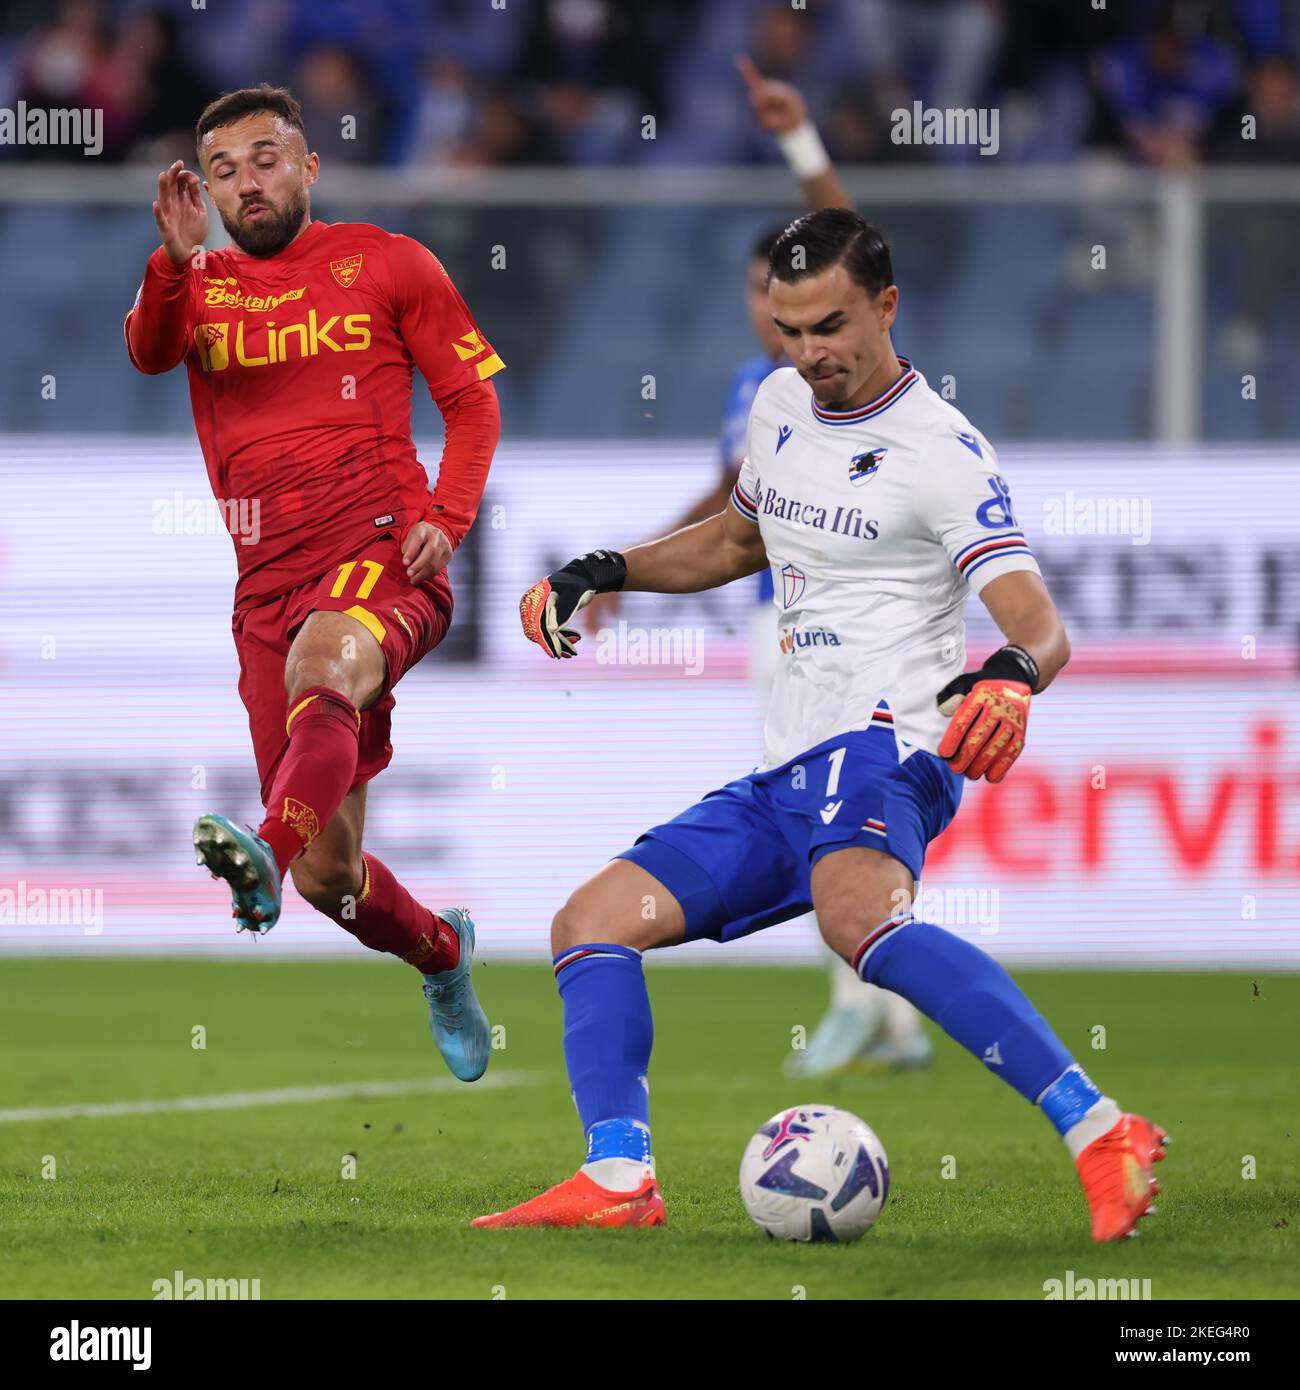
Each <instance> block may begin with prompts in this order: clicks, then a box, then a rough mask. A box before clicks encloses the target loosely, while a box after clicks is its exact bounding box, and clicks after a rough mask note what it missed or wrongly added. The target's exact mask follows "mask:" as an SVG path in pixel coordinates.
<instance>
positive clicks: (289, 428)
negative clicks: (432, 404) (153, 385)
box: [124, 222, 505, 607]
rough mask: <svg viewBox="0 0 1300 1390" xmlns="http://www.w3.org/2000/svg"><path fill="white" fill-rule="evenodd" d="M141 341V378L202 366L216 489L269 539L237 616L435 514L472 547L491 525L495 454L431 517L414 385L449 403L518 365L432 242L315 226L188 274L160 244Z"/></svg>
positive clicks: (227, 253) (450, 481) (198, 412)
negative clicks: (477, 524)
mask: <svg viewBox="0 0 1300 1390" xmlns="http://www.w3.org/2000/svg"><path fill="white" fill-rule="evenodd" d="M124 329H125V333H126V341H127V351H128V352H129V354H130V357H131V361H132V362H133V363H134V364H135V365H136V366H137V367H138V368H139V369H140V370H141V371H145V372H151V373H152V372H163V371H169V370H170V369H171V368H172V367H174V366H176V365H177V364H178V363H179V362H181V361H182V360H183V361H184V362H185V364H186V367H187V368H188V370H189V381H190V401H191V404H192V406H193V409H194V425H195V428H196V430H197V431H198V436H199V443H200V445H201V447H202V449H203V457H204V459H205V461H206V462H207V468H208V478H209V480H210V482H211V484H212V490H213V492H214V493H215V494H216V496H217V498H218V499H219V500H220V501H222V502H223V503H227V502H229V503H242V504H243V507H242V509H240V510H237V509H236V508H235V507H234V506H231V508H230V510H229V512H228V515H232V516H234V515H238V516H241V517H242V518H248V517H252V518H253V526H252V527H250V530H253V531H254V532H255V536H256V539H255V541H254V543H252V544H249V543H247V541H248V539H249V538H248V537H247V536H244V535H240V536H237V537H236V538H235V540H236V544H235V554H236V556H237V558H238V565H239V579H238V583H237V586H236V590H235V603H236V607H240V606H243V605H246V604H252V603H259V602H262V601H263V600H265V599H268V598H272V597H275V596H277V595H279V594H283V593H285V592H287V591H288V590H290V589H293V588H295V587H297V586H298V585H300V584H304V583H307V582H309V581H311V580H313V579H316V578H318V577H319V576H320V575H322V574H324V573H325V571H326V570H328V569H329V568H330V567H331V566H332V565H335V564H337V563H338V562H339V561H340V559H346V557H347V556H348V554H349V553H350V552H353V551H356V550H359V549H361V548H363V547H364V546H366V545H367V544H369V543H371V542H373V540H374V539H375V536H376V534H377V533H379V532H381V531H386V530H393V531H396V532H397V533H398V534H399V535H400V534H401V533H402V532H403V531H404V530H405V529H406V527H408V526H409V525H411V524H412V523H413V522H415V521H418V520H420V519H421V518H427V519H429V520H432V521H434V522H435V524H437V525H438V526H439V527H441V528H442V529H443V530H444V531H445V532H446V533H447V535H448V537H449V539H450V540H451V542H452V544H453V545H457V544H459V543H460V541H461V540H462V539H463V538H464V535H465V533H466V532H467V531H468V530H469V528H470V525H471V524H472V523H473V520H474V513H475V511H476V510H477V507H478V502H479V499H480V498H481V496H482V489H483V479H484V478H485V477H486V472H487V463H488V462H489V461H490V450H489V459H486V460H476V461H475V468H474V470H473V473H474V476H473V477H459V478H458V477H442V476H440V477H439V480H438V488H437V490H436V491H435V493H434V496H433V499H432V501H433V504H434V508H433V511H431V510H430V506H431V504H430V497H429V491H428V486H429V484H428V477H427V475H426V473H425V470H424V467H423V465H422V464H421V463H420V461H419V459H418V458H417V457H416V453H415V445H414V443H413V441H412V439H411V385H412V373H413V370H414V368H416V367H418V368H419V369H420V371H421V373H422V374H423V376H424V377H425V379H426V381H427V382H428V385H429V390H430V392H431V393H432V395H433V398H434V400H435V401H436V402H437V403H438V405H439V406H440V407H445V405H446V403H448V402H450V401H451V400H452V398H453V397H455V396H456V395H457V393H459V392H462V391H464V390H465V389H466V388H467V387H470V386H473V385H474V384H475V383H477V382H482V381H486V380H487V378H488V377H490V376H492V375H493V374H494V373H495V372H499V371H500V370H501V369H502V367H504V366H505V363H504V362H502V360H501V358H500V357H499V356H498V355H497V354H496V353H495V352H494V351H493V349H492V346H491V344H489V343H488V342H487V341H486V340H485V339H484V338H483V336H482V334H481V333H480V332H479V330H478V328H477V326H476V325H475V323H474V320H473V319H472V318H471V317H470V313H469V310H468V309H467V308H466V307H465V302H464V300H463V299H461V297H460V295H459V294H458V293H457V292H456V287H455V286H454V285H453V284H452V282H451V280H450V278H449V277H448V275H447V272H446V271H445V270H444V269H443V267H442V264H441V262H440V261H439V260H438V259H437V257H435V256H434V255H433V254H432V252H430V251H429V250H427V249H426V248H425V247H424V246H422V245H421V244H420V243H419V242H417V241H412V240H411V239H410V238H409V237H404V236H395V235H393V234H392V233H389V232H386V231H384V230H383V229H382V228H380V227H373V226H370V225H368V224H367V223H364V222H336V223H333V224H328V223H324V222H312V223H310V224H309V225H308V227H307V229H306V230H305V231H304V232H303V233H302V234H301V235H300V236H299V237H298V238H297V239H296V240H295V241H293V242H292V243H291V244H290V245H289V246H287V247H286V248H285V249H284V250H283V251H281V252H280V253H279V254H278V255H275V256H269V257H264V258H262V257H256V256H249V255H246V254H244V252H242V251H240V250H238V249H237V248H236V247H234V246H231V247H228V248H227V249H225V250H223V251H209V252H207V253H206V254H205V255H204V257H202V264H201V265H194V264H186V265H182V266H178V265H176V264H174V263H173V262H172V260H171V259H170V258H169V257H168V255H167V253H166V252H165V251H164V250H163V248H162V247H159V248H158V250H156V251H155V252H154V254H153V255H152V256H151V257H150V259H149V265H148V269H147V270H146V273H145V278H144V283H143V284H142V285H141V287H140V293H139V294H138V295H137V296H136V303H135V307H134V308H133V309H132V310H131V312H130V313H129V314H127V317H126V323H125V325H124ZM444 413H446V412H445V409H444ZM446 471H447V469H446V467H445V466H444V469H443V472H446ZM434 512H436V515H435V514H434Z"/></svg>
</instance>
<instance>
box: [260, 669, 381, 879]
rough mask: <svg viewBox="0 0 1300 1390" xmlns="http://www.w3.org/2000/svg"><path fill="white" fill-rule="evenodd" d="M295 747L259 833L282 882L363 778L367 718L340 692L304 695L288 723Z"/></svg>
mask: <svg viewBox="0 0 1300 1390" xmlns="http://www.w3.org/2000/svg"><path fill="white" fill-rule="evenodd" d="M285 728H286V729H287V730H288V732H289V747H288V748H287V749H286V750H285V753H284V757H283V758H282V759H281V760H280V767H279V769H278V771H277V772H276V774H275V780H274V781H273V782H272V783H271V795H270V798H269V799H268V801H267V815H266V819H265V820H264V821H263V822H262V824H261V825H260V826H259V827H258V830H257V833H258V834H259V835H260V836H261V837H262V839H264V840H265V841H266V843H267V844H268V845H270V846H271V852H272V853H273V854H274V855H275V862H276V863H277V864H278V865H279V866H280V877H281V878H284V877H285V875H286V874H287V873H288V872H289V865H290V863H292V861H293V860H294V859H296V858H297V856H298V855H299V854H301V853H302V851H303V850H305V849H306V848H307V846H308V845H309V844H311V842H312V841H313V840H314V839H315V838H316V836H317V835H319V834H320V832H321V830H322V829H323V828H324V827H325V826H327V825H328V824H329V823H330V821H331V820H333V819H334V813H335V812H336V811H337V810H338V809H339V807H340V806H341V805H342V804H343V798H344V797H345V796H346V795H347V794H348V788H349V787H351V785H352V779H353V778H354V777H355V776H356V775H357V735H358V734H359V733H360V730H361V715H360V714H359V713H358V711H357V707H356V706H355V705H354V704H353V703H352V701H351V700H349V699H348V698H347V696H346V695H340V694H339V693H338V691H337V690H330V689H328V688H327V687H326V686H323V685H317V686H313V687H312V689H310V690H307V691H304V692H303V696H302V698H301V699H300V700H299V701H298V703H297V704H296V705H294V707H293V709H291V710H290V711H289V718H288V719H287V720H286V721H285Z"/></svg>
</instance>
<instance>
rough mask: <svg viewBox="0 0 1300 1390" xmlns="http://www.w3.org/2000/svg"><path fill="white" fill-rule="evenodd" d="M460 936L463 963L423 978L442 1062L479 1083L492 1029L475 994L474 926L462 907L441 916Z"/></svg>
mask: <svg viewBox="0 0 1300 1390" xmlns="http://www.w3.org/2000/svg"><path fill="white" fill-rule="evenodd" d="M437 915H438V916H439V917H441V918H442V920H443V921H444V922H446V923H447V924H448V926H450V927H452V928H454V929H455V932H456V935H457V936H458V937H460V961H459V963H458V964H457V966H456V968H455V969H454V970H444V971H441V972H440V973H439V974H437V975H426V976H425V977H424V997H425V998H426V999H427V1000H428V1001H429V1031H430V1032H431V1033H432V1034H433V1040H434V1042H436V1043H437V1044H438V1051H439V1052H441V1053H442V1060H443V1061H444V1062H446V1064H447V1066H448V1067H449V1068H450V1069H451V1074H452V1075H453V1076H455V1077H458V1078H459V1079H460V1080H461V1081H477V1080H478V1079H479V1077H480V1076H482V1075H483V1073H484V1072H485V1071H487V1065H488V1059H489V1058H490V1057H491V1055H492V1030H491V1028H490V1027H489V1025H488V1021H487V1015H486V1014H485V1013H484V1012H483V1008H482V1005H480V1003H479V1002H478V999H477V998H476V997H475V995H474V982H473V981H472V980H471V979H470V970H471V968H472V966H473V964H474V923H473V922H472V921H471V920H470V915H469V912H468V911H467V910H466V909H465V908H463V907H444V908H441V909H439V911H438V914H437Z"/></svg>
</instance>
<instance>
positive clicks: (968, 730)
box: [935, 646, 1038, 782]
mask: <svg viewBox="0 0 1300 1390" xmlns="http://www.w3.org/2000/svg"><path fill="white" fill-rule="evenodd" d="M1037 689H1038V664H1037V663H1036V662H1035V661H1034V658H1033V657H1032V656H1030V655H1029V653H1028V652H1027V651H1025V649H1024V648H1023V647H1012V646H1007V647H1002V648H1001V649H1000V650H998V651H996V652H994V653H993V655H992V656H991V657H989V659H988V660H987V661H986V662H985V663H984V665H983V666H982V667H981V668H980V669H979V670H978V671H967V672H966V673H965V674H963V675H960V676H958V677H957V678H956V679H955V680H951V681H949V682H948V684H947V685H945V686H944V688H943V689H942V690H941V691H940V692H939V693H938V695H937V696H936V697H935V699H936V701H937V703H938V705H939V713H940V714H946V715H950V716H951V721H950V723H949V724H948V728H947V730H946V731H945V732H944V736H943V739H942V741H941V742H940V744H939V756H940V757H941V758H946V759H947V761H948V764H949V766H950V767H951V768H952V770H953V771H954V772H964V773H965V774H966V776H967V777H969V778H970V779H971V781H972V782H975V781H978V780H979V779H980V778H981V777H984V776H987V777H988V779H989V781H990V782H1000V781H1001V780H1002V779H1003V778H1004V777H1005V776H1006V775H1007V773H1008V772H1010V770H1011V764H1012V763H1014V762H1015V760H1016V759H1017V758H1018V757H1019V756H1020V754H1021V752H1022V751H1023V749H1024V746H1025V733H1026V730H1027V728H1028V725H1029V697H1030V695H1031V694H1032V693H1033V692H1034V691H1035V690H1037Z"/></svg>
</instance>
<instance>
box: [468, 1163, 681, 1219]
mask: <svg viewBox="0 0 1300 1390" xmlns="http://www.w3.org/2000/svg"><path fill="white" fill-rule="evenodd" d="M667 1220H668V1218H667V1216H666V1215H665V1213H664V1199H663V1196H662V1194H661V1193H660V1191H659V1184H658V1183H657V1182H656V1181H655V1180H654V1178H652V1177H650V1176H648V1175H647V1177H646V1180H645V1182H644V1183H642V1184H641V1186H640V1187H639V1188H637V1190H636V1191H635V1192H611V1191H609V1189H608V1188H605V1187H601V1186H600V1184H599V1183H595V1182H593V1181H592V1180H591V1179H590V1178H589V1177H588V1176H587V1175H586V1173H584V1172H583V1171H582V1169H581V1168H580V1169H578V1171H577V1172H576V1173H575V1174H574V1175H573V1176H572V1177H571V1178H567V1179H566V1180H565V1181H564V1182H562V1183H557V1184H556V1185H555V1186H554V1187H552V1188H549V1189H548V1190H547V1191H545V1192H543V1193H542V1195H541V1196H540V1197H534V1198H533V1199H532V1201H530V1202H522V1203H521V1204H520V1205H519V1206H517V1207H511V1208H510V1209H509V1210H508V1211H498V1212H493V1213H492V1215H491V1216H476V1217H475V1218H474V1220H473V1221H471V1222H470V1225H471V1226H480V1227H485V1226H489V1227H502V1226H662V1225H664V1224H665V1223H666V1222H667Z"/></svg>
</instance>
